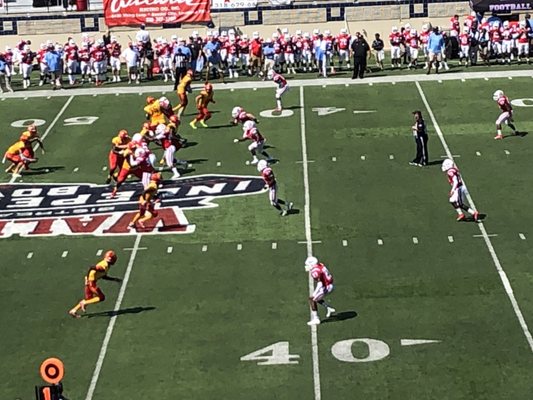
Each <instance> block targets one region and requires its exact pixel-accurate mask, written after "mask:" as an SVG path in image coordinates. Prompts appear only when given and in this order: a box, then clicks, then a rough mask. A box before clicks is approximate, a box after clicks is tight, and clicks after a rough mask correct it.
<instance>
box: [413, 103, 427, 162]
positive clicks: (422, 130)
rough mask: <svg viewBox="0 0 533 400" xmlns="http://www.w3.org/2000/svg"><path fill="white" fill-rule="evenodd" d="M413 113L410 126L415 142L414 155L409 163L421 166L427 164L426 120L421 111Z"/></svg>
mask: <svg viewBox="0 0 533 400" xmlns="http://www.w3.org/2000/svg"><path fill="white" fill-rule="evenodd" d="M413 115H414V116H415V124H414V125H413V126H412V129H413V136H414V138H415V142H416V157H415V158H414V160H413V161H411V162H410V163H409V165H416V166H417V167H423V166H426V165H428V133H427V130H426V122H425V121H424V118H422V111H418V110H417V111H413Z"/></svg>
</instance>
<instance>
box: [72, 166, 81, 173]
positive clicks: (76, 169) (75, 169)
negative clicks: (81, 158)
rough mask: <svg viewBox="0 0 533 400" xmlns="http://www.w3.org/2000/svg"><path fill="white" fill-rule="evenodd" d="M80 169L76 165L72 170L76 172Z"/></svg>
mask: <svg viewBox="0 0 533 400" xmlns="http://www.w3.org/2000/svg"><path fill="white" fill-rule="evenodd" d="M79 170H80V169H79V168H78V167H76V168H74V169H73V170H72V172H78V171H79Z"/></svg>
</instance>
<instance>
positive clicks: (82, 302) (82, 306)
mask: <svg viewBox="0 0 533 400" xmlns="http://www.w3.org/2000/svg"><path fill="white" fill-rule="evenodd" d="M80 309H81V311H83V312H85V301H83V300H82V301H80Z"/></svg>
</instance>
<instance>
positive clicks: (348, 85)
mask: <svg viewBox="0 0 533 400" xmlns="http://www.w3.org/2000/svg"><path fill="white" fill-rule="evenodd" d="M532 78H533V77H532ZM344 86H346V87H350V84H349V83H345V84H344Z"/></svg>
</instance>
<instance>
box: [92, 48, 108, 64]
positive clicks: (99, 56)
mask: <svg viewBox="0 0 533 400" xmlns="http://www.w3.org/2000/svg"><path fill="white" fill-rule="evenodd" d="M105 56H106V52H105V50H104V49H103V48H101V47H94V48H93V49H92V50H91V58H92V59H93V60H94V61H97V62H98V61H104V59H105Z"/></svg>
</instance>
